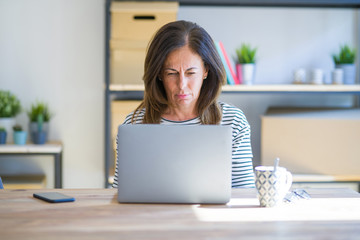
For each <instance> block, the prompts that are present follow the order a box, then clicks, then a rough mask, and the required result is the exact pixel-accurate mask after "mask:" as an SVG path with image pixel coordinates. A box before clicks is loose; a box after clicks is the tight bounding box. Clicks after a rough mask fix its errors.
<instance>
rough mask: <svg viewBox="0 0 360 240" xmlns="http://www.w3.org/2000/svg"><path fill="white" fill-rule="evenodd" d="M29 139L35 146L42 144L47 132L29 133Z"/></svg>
mask: <svg viewBox="0 0 360 240" xmlns="http://www.w3.org/2000/svg"><path fill="white" fill-rule="evenodd" d="M31 139H32V141H33V143H35V144H44V143H46V141H47V132H45V131H41V132H33V133H31Z"/></svg>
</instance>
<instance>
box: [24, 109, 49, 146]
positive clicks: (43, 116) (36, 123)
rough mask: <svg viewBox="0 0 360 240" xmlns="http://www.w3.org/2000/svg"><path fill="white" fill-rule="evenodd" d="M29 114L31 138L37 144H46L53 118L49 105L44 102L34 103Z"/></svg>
mask: <svg viewBox="0 0 360 240" xmlns="http://www.w3.org/2000/svg"><path fill="white" fill-rule="evenodd" d="M28 116H29V119H30V127H29V129H30V135H31V140H32V141H33V142H34V143H35V144H44V143H45V142H46V141H47V136H48V132H49V121H50V118H51V114H50V111H49V108H48V105H47V104H46V103H44V102H36V103H34V104H32V105H31V109H30V111H29V112H28Z"/></svg>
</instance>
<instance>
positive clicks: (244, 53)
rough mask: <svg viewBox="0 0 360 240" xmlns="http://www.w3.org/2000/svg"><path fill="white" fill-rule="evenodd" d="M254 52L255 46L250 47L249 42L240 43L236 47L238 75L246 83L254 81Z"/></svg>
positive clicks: (249, 83)
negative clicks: (238, 46) (239, 45)
mask: <svg viewBox="0 0 360 240" xmlns="http://www.w3.org/2000/svg"><path fill="white" fill-rule="evenodd" d="M256 52H257V48H252V47H251V46H250V44H242V45H241V47H240V48H238V49H236V55H237V62H238V64H236V70H237V73H238V77H239V79H242V82H243V83H244V84H247V85H251V84H253V82H254V78H255V62H256Z"/></svg>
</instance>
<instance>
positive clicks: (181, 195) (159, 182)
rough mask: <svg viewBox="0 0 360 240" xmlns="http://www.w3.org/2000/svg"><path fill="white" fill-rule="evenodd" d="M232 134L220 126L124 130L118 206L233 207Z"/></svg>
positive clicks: (119, 157)
mask: <svg viewBox="0 0 360 240" xmlns="http://www.w3.org/2000/svg"><path fill="white" fill-rule="evenodd" d="M231 134H232V133H231V128H230V127H227V126H218V125H197V126H184V125H182V126H178V125H171V126H168V125H159V124H151V125H146V124H139V125H120V126H119V129H118V143H117V150H118V155H117V161H118V201H119V202H123V203H125V202H132V203H207V204H224V203H227V202H228V201H229V200H230V196H231V151H232V149H231V144H232V143H231V142H232V141H231Z"/></svg>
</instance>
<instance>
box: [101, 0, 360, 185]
mask: <svg viewBox="0 0 360 240" xmlns="http://www.w3.org/2000/svg"><path fill="white" fill-rule="evenodd" d="M112 1H114V0H106V7H105V16H106V19H105V20H106V21H105V24H106V35H105V49H106V56H105V187H109V181H108V179H109V167H110V162H111V161H113V160H114V159H113V156H112V153H111V152H112V147H111V141H110V139H111V134H110V125H111V121H110V119H111V112H110V104H111V101H113V100H120V99H122V100H132V99H142V97H143V94H144V86H143V85H121V84H111V82H110V60H109V59H110V45H109V40H110V35H111V33H110V25H111V16H110V7H111V2H112ZM118 1H119V0H118ZM123 1H124V0H123ZM137 1H139V2H141V1H149V0H137ZM169 1H173V0H169ZM177 2H179V5H180V6H210V7H211V6H214V7H227V6H241V7H294V8H297V7H304V8H314V7H316V8H353V9H360V0H271V1H270V0H179V1H177ZM358 24H360V22H359V21H358ZM222 93H223V94H231V93H235V94H236V93H240V94H242V93H248V94H251V93H259V94H262V93H264V94H298V93H304V94H352V95H355V96H356V97H357V106H359V105H360V102H359V100H360V97H359V96H360V85H306V84H302V85H295V84H288V85H275V84H274V85H234V86H230V85H225V86H223V89H222Z"/></svg>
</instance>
